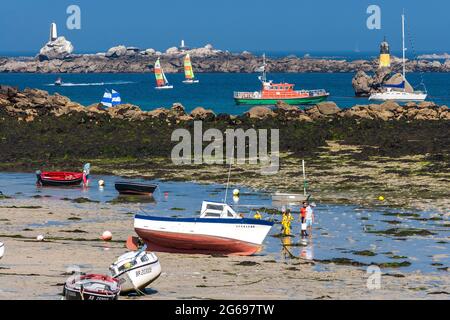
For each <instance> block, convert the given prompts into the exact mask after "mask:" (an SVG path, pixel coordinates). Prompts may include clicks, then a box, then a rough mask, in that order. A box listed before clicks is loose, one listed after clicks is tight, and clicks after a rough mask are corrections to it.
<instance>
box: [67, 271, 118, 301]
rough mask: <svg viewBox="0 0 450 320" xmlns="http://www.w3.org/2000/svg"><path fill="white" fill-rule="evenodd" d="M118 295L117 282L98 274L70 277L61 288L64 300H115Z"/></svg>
mask: <svg viewBox="0 0 450 320" xmlns="http://www.w3.org/2000/svg"><path fill="white" fill-rule="evenodd" d="M119 294H120V285H119V281H118V280H117V279H114V278H111V277H108V276H104V275H99V274H88V275H81V276H78V277H76V276H75V277H71V278H69V279H68V280H67V281H66V283H65V285H64V288H63V296H64V298H65V299H66V300H117V299H118V297H119Z"/></svg>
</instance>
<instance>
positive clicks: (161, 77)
mask: <svg viewBox="0 0 450 320" xmlns="http://www.w3.org/2000/svg"><path fill="white" fill-rule="evenodd" d="M155 78H156V87H155V89H158V90H161V89H173V86H172V85H170V84H169V81H167V78H166V75H165V74H164V70H163V69H162V67H161V62H160V61H159V58H158V60H156V63H155Z"/></svg>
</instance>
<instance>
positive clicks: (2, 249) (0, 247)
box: [0, 242, 5, 259]
mask: <svg viewBox="0 0 450 320" xmlns="http://www.w3.org/2000/svg"><path fill="white" fill-rule="evenodd" d="M4 255H5V245H4V244H3V242H0V259H1V258H3V256H4Z"/></svg>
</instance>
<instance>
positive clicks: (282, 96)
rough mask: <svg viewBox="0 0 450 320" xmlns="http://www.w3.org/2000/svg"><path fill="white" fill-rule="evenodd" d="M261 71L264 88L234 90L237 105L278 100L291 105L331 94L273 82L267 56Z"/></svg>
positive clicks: (320, 99)
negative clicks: (270, 77) (269, 76)
mask: <svg viewBox="0 0 450 320" xmlns="http://www.w3.org/2000/svg"><path fill="white" fill-rule="evenodd" d="M260 71H261V72H262V74H261V76H259V77H258V78H259V80H260V81H261V83H262V90H261V91H254V92H234V101H235V103H236V104H237V105H275V104H276V103H277V102H278V101H283V102H285V103H287V104H291V105H307V104H316V103H319V102H322V101H324V100H326V99H327V98H328V96H329V95H330V94H329V93H328V92H327V91H325V90H324V89H317V90H294V86H295V85H294V84H290V83H285V82H282V83H273V81H272V80H267V76H266V59H265V56H263V65H262V66H261V68H260Z"/></svg>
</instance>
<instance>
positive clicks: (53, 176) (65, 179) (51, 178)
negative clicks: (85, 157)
mask: <svg viewBox="0 0 450 320" xmlns="http://www.w3.org/2000/svg"><path fill="white" fill-rule="evenodd" d="M89 170H90V165H89V164H86V165H85V166H84V168H83V172H66V171H43V172H41V171H36V178H37V182H36V183H37V184H38V185H41V186H78V185H80V184H81V183H82V182H83V183H86V180H87V178H88V176H89Z"/></svg>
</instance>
